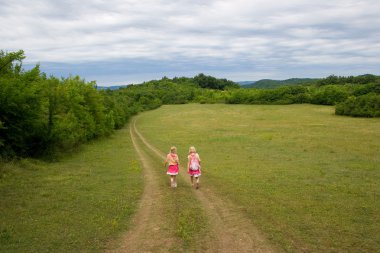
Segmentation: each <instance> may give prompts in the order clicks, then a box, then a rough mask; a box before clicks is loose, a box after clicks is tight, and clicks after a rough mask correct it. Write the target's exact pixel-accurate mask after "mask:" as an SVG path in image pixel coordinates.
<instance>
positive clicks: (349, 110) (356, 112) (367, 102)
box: [335, 93, 380, 117]
mask: <svg viewBox="0 0 380 253" xmlns="http://www.w3.org/2000/svg"><path fill="white" fill-rule="evenodd" d="M335 114H337V115H348V116H354V117H380V94H376V93H369V94H366V95H363V96H359V97H349V98H348V99H347V100H346V101H344V102H342V103H339V104H337V105H336V109H335Z"/></svg>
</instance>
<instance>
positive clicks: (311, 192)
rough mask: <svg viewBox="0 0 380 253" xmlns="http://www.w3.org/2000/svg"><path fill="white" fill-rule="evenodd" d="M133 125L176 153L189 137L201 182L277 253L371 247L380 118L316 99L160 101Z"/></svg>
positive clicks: (378, 228) (379, 232) (374, 246)
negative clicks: (345, 112)
mask: <svg viewBox="0 0 380 253" xmlns="http://www.w3.org/2000/svg"><path fill="white" fill-rule="evenodd" d="M137 128H138V129H139V131H140V132H141V133H142V134H143V135H144V136H145V137H146V138H147V139H148V140H149V141H150V142H151V143H152V144H153V145H155V146H156V147H158V148H159V149H160V150H163V151H168V149H169V147H170V146H171V145H176V146H177V147H178V150H179V155H180V158H181V157H182V159H183V160H185V157H186V155H187V151H188V148H189V146H190V145H195V147H196V148H197V150H198V152H199V154H200V156H201V158H202V166H203V176H202V179H201V183H202V184H207V185H208V186H209V187H211V188H212V189H213V190H214V192H216V193H218V194H219V195H220V197H222V198H226V199H228V200H232V201H234V203H235V204H236V208H239V209H240V210H242V212H244V213H245V215H247V217H249V218H250V219H251V220H252V222H253V223H254V224H256V226H258V228H259V229H260V230H261V231H263V233H264V234H265V235H266V237H267V238H268V239H269V240H270V241H271V242H272V243H273V244H275V245H277V246H278V247H279V248H282V249H284V250H285V251H287V252H376V251H378V250H379V248H380V212H379V211H380V201H379V196H380V120H379V119H366V118H351V117H342V116H336V115H334V108H333V107H331V106H317V105H286V106H284V105H220V104H218V105H199V104H188V105H170V106H162V107H161V108H159V109H157V110H154V111H149V112H145V113H142V114H141V115H140V116H139V117H138V120H137Z"/></svg>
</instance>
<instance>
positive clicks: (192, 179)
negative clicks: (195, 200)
mask: <svg viewBox="0 0 380 253" xmlns="http://www.w3.org/2000/svg"><path fill="white" fill-rule="evenodd" d="M190 181H191V186H194V177H193V176H192V175H191V176H190Z"/></svg>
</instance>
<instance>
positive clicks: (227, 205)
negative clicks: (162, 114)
mask: <svg viewBox="0 0 380 253" xmlns="http://www.w3.org/2000/svg"><path fill="white" fill-rule="evenodd" d="M131 128H133V134H136V136H137V137H138V138H139V139H140V140H141V142H142V143H143V144H144V145H145V146H146V147H147V148H149V149H150V150H151V151H152V152H153V153H154V154H156V155H157V156H158V157H159V158H161V159H165V153H164V152H162V151H161V150H159V149H157V148H156V147H155V146H153V145H152V144H151V143H149V142H148V141H147V139H146V138H145V137H144V136H143V135H142V134H141V133H140V132H139V131H138V130H137V128H136V119H134V121H133V122H132V123H131ZM131 134H132V131H131ZM180 175H181V176H182V177H183V178H186V182H187V185H188V187H189V188H190V187H191V186H190V182H189V179H188V176H187V174H186V173H180ZM194 194H195V195H196V196H197V198H198V199H199V200H200V202H201V203H202V205H203V207H204V209H205V211H206V213H207V215H208V218H209V220H210V225H211V229H210V230H211V231H212V233H213V235H212V236H211V237H210V238H213V239H212V240H210V241H209V245H207V247H204V248H206V249H207V250H206V251H205V252H228V253H232V252H239V253H240V252H278V251H279V250H278V249H275V248H274V247H273V246H272V245H271V244H269V242H268V241H267V240H266V239H265V238H264V236H263V235H262V234H261V233H260V232H259V230H258V229H257V228H256V227H255V226H254V225H253V224H252V222H251V221H250V220H249V219H248V218H247V217H245V216H244V214H242V213H241V211H240V210H239V209H237V208H236V206H235V205H234V204H233V203H231V202H227V201H225V200H222V199H221V198H219V197H218V196H217V195H216V194H215V193H214V192H213V191H212V190H211V189H210V188H209V187H207V186H204V185H202V187H201V190H194Z"/></svg>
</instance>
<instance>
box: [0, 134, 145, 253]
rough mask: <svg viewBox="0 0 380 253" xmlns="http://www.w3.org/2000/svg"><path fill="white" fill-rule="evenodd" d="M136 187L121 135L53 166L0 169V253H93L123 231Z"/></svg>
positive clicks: (136, 173) (136, 172)
mask: <svg viewBox="0 0 380 253" xmlns="http://www.w3.org/2000/svg"><path fill="white" fill-rule="evenodd" d="M142 183H143V181H142V177H141V168H140V166H139V163H138V161H137V160H135V153H134V150H133V146H132V144H131V141H130V139H129V131H128V130H127V129H123V130H120V131H117V132H116V134H114V135H113V136H112V137H110V138H109V139H106V140H98V141H94V142H93V143H91V144H89V145H85V146H83V147H82V148H81V150H79V151H78V152H77V153H76V154H72V155H70V156H65V157H64V158H62V159H61V160H60V161H59V162H55V163H45V162H41V161H35V160H28V159H27V160H21V161H19V162H14V163H7V164H1V167H0V217H1V218H0V252H97V251H99V250H101V249H102V248H104V247H106V244H107V241H108V240H109V239H110V238H111V239H112V238H114V237H117V235H118V234H119V233H120V232H121V231H122V230H125V229H127V228H128V222H129V220H130V217H131V215H132V214H133V213H134V211H135V210H136V207H137V201H138V199H139V197H140V196H141V193H142Z"/></svg>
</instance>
